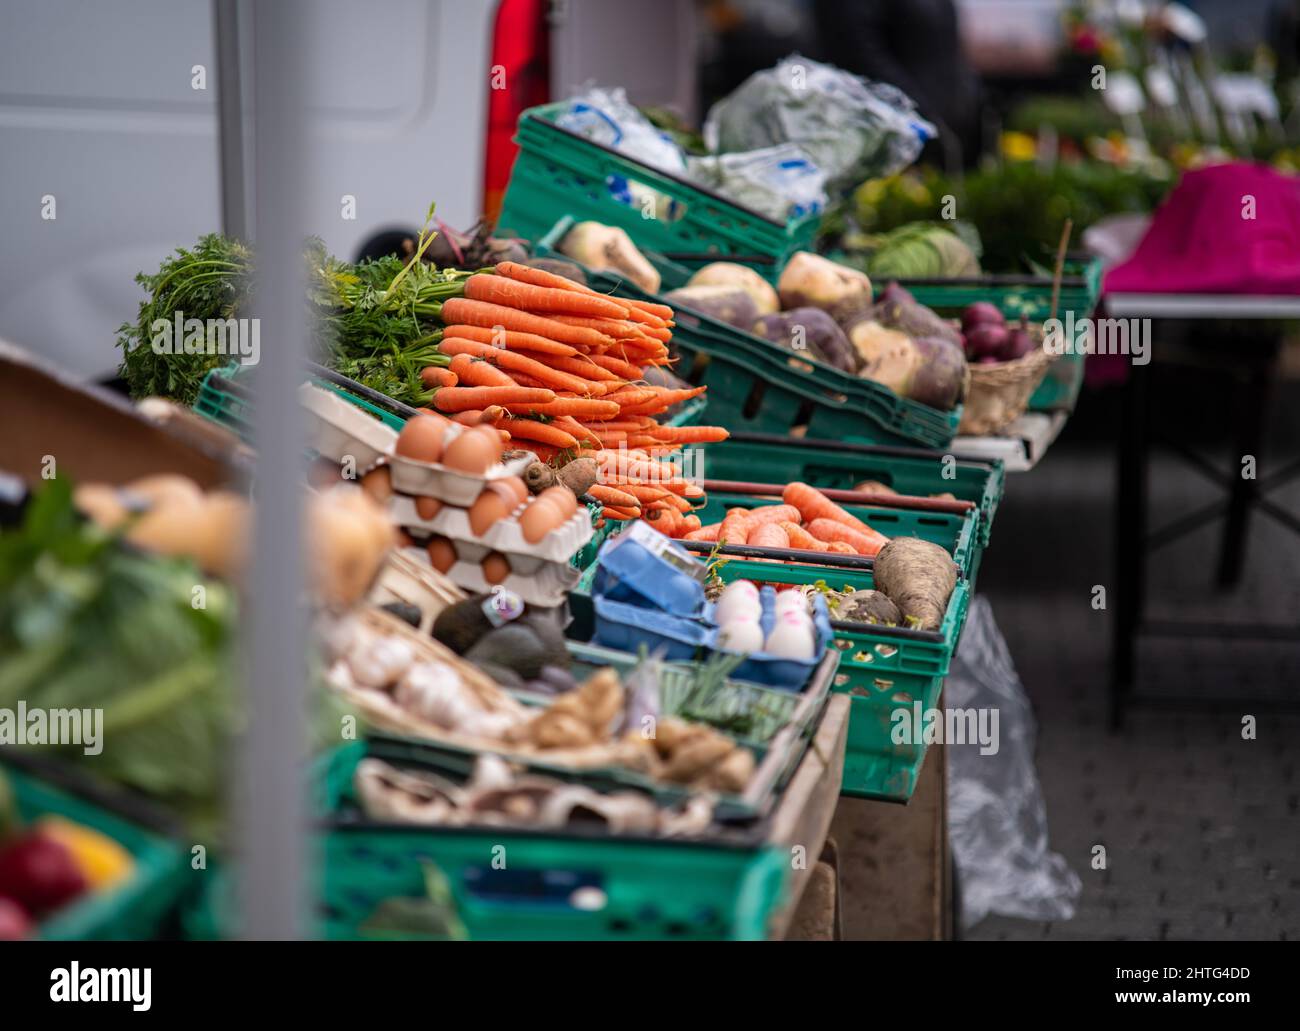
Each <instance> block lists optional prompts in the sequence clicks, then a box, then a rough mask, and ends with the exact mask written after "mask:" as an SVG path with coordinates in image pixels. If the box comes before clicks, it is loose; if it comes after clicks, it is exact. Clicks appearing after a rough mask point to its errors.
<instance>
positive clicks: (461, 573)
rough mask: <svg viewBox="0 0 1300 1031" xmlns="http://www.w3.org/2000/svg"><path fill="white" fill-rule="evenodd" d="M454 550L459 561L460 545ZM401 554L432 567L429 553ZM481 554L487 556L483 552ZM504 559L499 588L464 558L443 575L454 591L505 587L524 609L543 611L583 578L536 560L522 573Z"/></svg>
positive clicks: (561, 566)
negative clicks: (506, 572) (507, 572)
mask: <svg viewBox="0 0 1300 1031" xmlns="http://www.w3.org/2000/svg"><path fill="white" fill-rule="evenodd" d="M455 546H456V548H457V556H458V557H459V556H460V551H459V548H460V543H457V544H456V545H455ZM402 554H403V555H405V556H407V557H408V558H410V559H411V560H412V561H415V562H419V563H421V564H423V565H425V566H429V568H433V567H432V563H430V562H429V555H428V552H426V551H425V549H424V548H403V549H402ZM484 554H487V551H486V550H485V551H484ZM506 559H507V561H509V562H510V575H509V576H507V577H506V578H505V579H504V580H503V581H501V583H500V584H490V583H488V581H487V577H485V576H484V575H483V568H482V567H481V566H480V565H479V564H478V562H470V561H466V560H464V559H463V558H462V559H461V560H460V561H458V562H456V563H455V565H453V566H452V567H451V568H450V569H449V570H447V572H446V573H445V574H444V575H445V576H446V577H447V579H449V580H450V581H451V582H452V583H454V584H455V585H456V586H457V587H460V588H463V589H464V590H467V591H471V592H474V593H481V592H485V591H490V590H491V589H492V588H493V587H497V586H499V587H504V588H506V589H507V590H510V591H514V592H515V594H517V595H519V597H520V598H521V599H522V600H523V602H524V604H525V605H538V606H542V607H544V608H554V607H555V606H558V605H563V604H564V602H565V601H566V599H567V598H568V595H569V592H570V591H571V590H573V588H574V587H575V586H577V583H578V579H579V577H580V576H581V575H582V573H581V571H580V570H578V569H575V568H574V567H573V566H570V565H566V564H563V563H559V562H545V561H541V560H537V561H538V562H539V564H538V566H537V568H536V569H535V570H534V571H533V572H531V573H525V572H522V571H521V570H519V569H517V568H516V567H515V564H514V560H513V557H512V556H507V557H506Z"/></svg>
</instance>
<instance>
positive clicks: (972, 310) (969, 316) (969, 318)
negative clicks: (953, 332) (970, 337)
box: [961, 301, 1006, 333]
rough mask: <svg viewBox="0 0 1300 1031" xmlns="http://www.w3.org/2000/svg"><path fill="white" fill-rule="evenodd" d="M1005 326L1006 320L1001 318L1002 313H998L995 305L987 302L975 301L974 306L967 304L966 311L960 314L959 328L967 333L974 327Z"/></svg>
mask: <svg viewBox="0 0 1300 1031" xmlns="http://www.w3.org/2000/svg"><path fill="white" fill-rule="evenodd" d="M1005 324H1006V319H1004V318H1003V317H1002V312H1000V311H998V308H997V305H995V304H990V303H989V302H988V301H976V302H975V303H974V304H968V305H967V306H966V310H965V311H963V312H962V313H961V328H962V329H963V330H964V331H965V332H967V333H969V332H970V331H971V330H972V329H974V328H975V327H976V326H1002V325H1005Z"/></svg>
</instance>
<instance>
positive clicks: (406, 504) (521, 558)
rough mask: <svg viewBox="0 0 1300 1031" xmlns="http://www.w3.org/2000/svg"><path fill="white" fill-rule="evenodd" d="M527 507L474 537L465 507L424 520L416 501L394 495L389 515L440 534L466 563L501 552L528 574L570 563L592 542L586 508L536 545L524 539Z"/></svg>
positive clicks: (408, 526)
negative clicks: (554, 564) (548, 564)
mask: <svg viewBox="0 0 1300 1031" xmlns="http://www.w3.org/2000/svg"><path fill="white" fill-rule="evenodd" d="M527 508H528V505H520V506H519V507H518V508H517V509H515V510H514V511H513V512H511V513H510V515H509V516H507V517H506V518H505V519H499V520H497V521H496V522H494V523H493V524H492V525H491V526H490V527H488V529H487V532H486V533H483V534H481V535H480V534H475V533H474V531H473V530H472V529H470V525H469V513H468V512H467V511H466V510H465V509H463V508H453V507H450V506H447V507H444V508H443V509H442V511H440V512H439V513H438V514H437V515H436V516H434V517H433V518H432V519H421V518H420V516H419V514H418V513H417V512H416V509H415V499H414V498H412V497H406V496H403V495H401V494H394V495H393V496H392V497H391V498H390V499H389V501H388V516H389V518H390V519H391V520H392V521H393V523H394V524H396V525H397V526H400V527H402V528H403V529H407V530H410V529H412V528H415V529H419V530H427V531H428V532H429V533H436V534H441V535H442V536H443V537H446V538H448V539H449V540H451V541H452V542H453V543H454V544H455V545H456V554H457V555H459V556H460V557H461V558H462V559H464V560H465V561H467V562H481V561H482V559H483V556H484V555H486V554H487V553H488V552H489V551H499V552H501V553H502V554H503V555H505V556H506V557H507V558H508V559H509V561H510V568H511V569H513V570H515V572H517V573H524V574H528V573H529V572H530V571H532V570H535V569H537V568H539V567H540V566H541V565H542V564H543V563H545V562H559V563H567V562H568V561H569V560H570V559H571V558H573V556H574V555H576V554H577V553H578V551H579V550H580V549H581V548H582V546H583V545H584V544H586V543H587V542H588V541H589V540H591V536H592V533H593V530H592V528H591V513H590V512H588V511H587V507H586V506H585V505H579V506H578V509H577V511H576V512H574V513H573V515H571V516H569V518H568V519H566V520H565V521H564V522H562V523H561V524H560V525H559V526H557V527H556V528H555V529H553V530H552V531H551V532H550V533H548V534H547V535H546V536H545V537H543V538H542V539H541V540H540V541H538V542H537V543H535V544H533V543H530V542H528V541H526V540H524V531H523V527H521V526H520V525H519V517H520V516H522V515H523V514H524V512H525V511H526V510H527Z"/></svg>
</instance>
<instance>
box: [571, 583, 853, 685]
mask: <svg viewBox="0 0 1300 1031" xmlns="http://www.w3.org/2000/svg"><path fill="white" fill-rule="evenodd" d="M759 598H760V600H761V603H762V606H763V613H762V615H761V616H760V617H759V625H760V626H761V627H762V628H763V635H764V637H766V636H767V635H768V634H769V633H771V632H772V628H773V627H774V626H775V625H776V591H775V590H774V589H773V588H772V587H770V586H766V587H764V588H762V590H761V591H760V592H759ZM592 607H593V609H594V611H595V617H596V618H595V624H596V625H595V634H594V636H593V638H592V639H593V641H594V642H595V643H596V644H599V645H603V646H604V647H606V648H614V649H616V650H618V651H624V652H636V651H637V650H639V649H640V648H641V647H642V646H644V647H645V648H647V649H648V650H649V651H650V652H656V651H662V652H663V653H664V658H666V659H668V660H672V661H692V660H703V659H705V658H707V657H708V655H709V654H710V653H712V652H717V651H719V650H720V649H719V648H718V631H719V628H718V625H717V621H716V618H715V615H714V606H713V603H712V602H709V601H706V602H704V604H703V608H702V610H701V613H700V615H699V616H683V615H678V614H676V613H672V612H664V611H661V610H659V609H653V608H647V607H644V606H641V605H634V604H629V603H627V602H624V601H620V600H618V599H617V598H611V597H609V596H608V595H602V594H601V593H600V591H599V588H598V587H597V588H594V589H593V592H592ZM812 621H813V631H814V633H815V635H816V647H815V648H814V649H813V658H811V659H790V658H785V657H783V656H778V655H771V654H768V653H767V652H753V653H751V654H750V655H747V656H746V657H745V659H744V661H743V662H741V664H740V665H739V666H737V667H736V669H735V671H734V672H733V673H732V674H731V676H730V679H732V680H743V681H747V682H748V683H751V684H761V685H763V686H764V687H772V688H776V689H777V690H780V691H801V690H803V688H804V686H805V685H806V684H807V683H808V681H809V679H810V678H811V677H812V674H813V671H814V670H815V669H816V668H817V664H818V662H820V661H821V658H822V656H823V655H824V654H825V652H826V649H827V648H828V647H830V645H831V641H832V640H833V637H834V635H833V633H832V631H831V620H830V612H829V610H828V609H827V608H826V599H825V598H823V597H822V596H821V595H820V594H816V595H813V611H812Z"/></svg>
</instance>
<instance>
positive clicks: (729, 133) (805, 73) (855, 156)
mask: <svg viewBox="0 0 1300 1031" xmlns="http://www.w3.org/2000/svg"><path fill="white" fill-rule="evenodd" d="M935 132H936V130H935V128H934V126H933V125H931V124H930V123H929V122H927V121H926V120H925V119H924V118H922V117H921V116H920V115H919V114H918V113H917V110H916V105H915V104H914V103H913V102H912V100H911V98H910V97H908V96H907V94H905V93H904V92H903V91H902V90H900V89H898V88H897V87H895V86H891V85H889V84H888V83H883V82H868V81H867V80H866V79H863V78H861V77H859V76H857V75H852V74H850V73H849V72H846V71H842V70H841V69H839V68H836V67H834V66H833V65H829V64H821V63H819V62H817V61H811V60H809V59H808V58H805V57H800V56H799V55H798V54H794V55H792V56H790V57H787V58H785V59H784V60H782V61H781V62H780V63H778V64H777V65H776V67H775V68H768V69H766V70H764V71H761V72H755V73H754V74H753V75H751V76H750V77H749V78H748V79H746V80H745V81H744V82H743V83H741V84H740V86H739V87H738V88H737V89H735V90H734V91H733V92H732V93H731V94H730V95H729V96H727V97H724V98H723V99H722V100H720V101H718V102H717V103H716V104H714V105H713V107H711V108H710V109H709V114H708V117H707V118H706V119H705V121H704V141H705V143H706V145H707V146H708V148H709V151H710V152H712V153H714V154H734V153H740V152H744V151H753V150H761V149H763V148H767V147H775V146H778V145H780V144H782V143H793V144H796V145H797V146H799V147H800V148H802V149H803V151H804V152H805V153H806V154H807V155H808V156H809V157H810V158H811V159H812V161H813V162H814V163H815V164H816V165H817V167H818V168H819V169H821V171H822V173H823V174H824V175H825V176H826V181H827V183H828V184H829V187H830V188H831V189H832V190H837V191H838V190H848V189H852V188H853V187H854V186H856V185H857V184H858V183H860V182H862V181H863V180H864V179H874V178H877V177H880V176H887V175H893V174H894V173H895V172H901V171H902V170H903V169H904V168H906V167H907V166H908V165H910V164H911V163H912V162H913V161H915V160H916V159H917V157H919V156H920V153H921V148H922V147H923V146H924V145H925V142H926V141H927V140H929V139H933V138H934V136H935Z"/></svg>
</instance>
